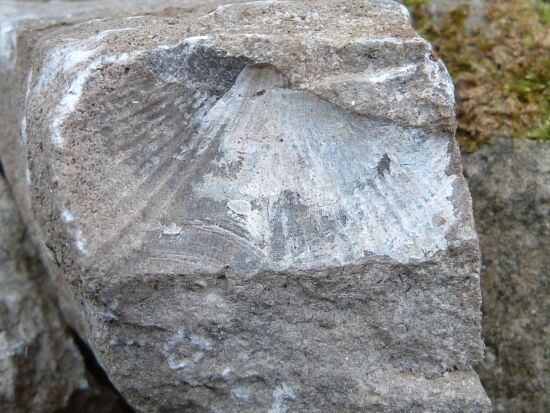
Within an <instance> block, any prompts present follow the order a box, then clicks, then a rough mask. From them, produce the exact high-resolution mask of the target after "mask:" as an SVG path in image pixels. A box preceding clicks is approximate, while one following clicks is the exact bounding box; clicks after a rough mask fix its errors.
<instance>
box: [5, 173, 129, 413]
mask: <svg viewBox="0 0 550 413" xmlns="http://www.w3.org/2000/svg"><path fill="white" fill-rule="evenodd" d="M48 281H49V280H48V278H47V276H46V273H45V270H44V268H43V267H42V265H41V264H40V262H39V260H38V259H37V257H36V254H35V252H34V250H33V248H32V247H30V245H29V242H28V240H27V239H26V238H25V227H24V225H23V223H22V222H21V218H20V216H19V212H18V211H17V208H16V206H15V204H14V202H13V199H12V196H11V194H10V191H9V189H8V187H7V185H6V182H5V180H4V177H3V176H1V175H0V284H1V286H2V288H1V289H0V406H1V407H2V409H1V410H2V412H6V413H19V412H21V413H27V412H35V413H49V412H54V411H55V412H58V413H62V412H73V411H79V412H83V413H85V412H98V411H101V412H103V413H115V412H124V411H126V410H125V409H124V406H123V405H122V404H121V403H120V401H119V399H118V397H117V395H116V394H115V393H114V392H112V391H110V389H108V388H106V387H105V386H103V385H102V384H101V383H99V382H98V381H97V380H96V379H95V378H94V376H93V374H91V373H90V372H89V371H88V370H87V369H86V366H85V362H84V360H83V357H82V356H81V354H80V352H79V349H78V348H77V345H76V344H75V342H74V340H73V337H72V336H71V334H69V332H68V329H67V326H66V325H65V323H64V322H63V320H62V319H61V314H60V313H59V309H58V308H57V307H56V305H55V300H54V299H53V298H52V297H51V295H50V293H51V286H50V285H49V282H48Z"/></svg>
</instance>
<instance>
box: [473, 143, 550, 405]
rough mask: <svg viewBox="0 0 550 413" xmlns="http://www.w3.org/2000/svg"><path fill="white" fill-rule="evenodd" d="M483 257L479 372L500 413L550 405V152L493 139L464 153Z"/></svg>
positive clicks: (549, 148)
mask: <svg viewBox="0 0 550 413" xmlns="http://www.w3.org/2000/svg"><path fill="white" fill-rule="evenodd" d="M464 159H465V162H464V167H465V173H466V174H467V177H468V180H469V184H470V188H471V190H472V195H473V197H474V206H475V209H474V210H475V214H476V219H477V229H478V231H479V236H480V242H481V247H482V251H483V263H484V266H483V271H482V274H483V278H482V289H483V293H484V295H483V309H484V323H483V334H484V337H485V340H486V343H487V357H486V359H485V361H484V362H483V364H481V365H480V366H479V368H478V369H477V370H478V371H479V374H480V376H481V378H482V380H483V382H484V386H485V388H486V389H487V393H488V394H489V395H490V397H491V399H492V401H493V405H494V408H495V411H498V412H523V411H525V412H527V411H533V412H543V411H546V410H548V407H549V406H550V394H549V392H548V390H549V389H550V369H549V367H550V366H549V362H548V356H547V354H548V352H549V351H550V339H549V334H548V325H549V314H550V308H549V307H550V302H549V298H548V297H549V296H550V295H549V294H550V272H549V268H550V243H549V242H548V239H549V238H550V225H549V222H550V206H549V203H548V199H550V145H549V144H548V142H533V141H528V140H519V139H518V140H514V141H512V140H510V139H493V142H492V143H491V144H490V145H486V146H484V147H483V148H482V149H481V150H479V151H478V152H476V153H474V154H465V156H464Z"/></svg>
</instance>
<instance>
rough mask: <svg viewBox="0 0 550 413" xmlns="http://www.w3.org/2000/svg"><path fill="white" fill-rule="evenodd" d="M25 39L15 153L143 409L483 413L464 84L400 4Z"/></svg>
mask: <svg viewBox="0 0 550 413" xmlns="http://www.w3.org/2000/svg"><path fill="white" fill-rule="evenodd" d="M183 4H184V5H185V3H183ZM86 7H92V6H91V5H90V4H88V6H86ZM156 7H157V6H156ZM158 7H159V8H160V6H158ZM14 14H15V15H17V13H14ZM56 19H57V20H55V22H57V23H59V22H60V21H63V18H62V17H56ZM66 20H67V21H69V22H71V21H72V20H71V18H69V17H66ZM11 21H13V18H12V20H11ZM10 24H11V27H13V28H14V29H13V33H14V35H13V37H12V39H15V40H14V41H13V42H12V43H10V44H11V45H12V47H11V49H12V50H14V52H13V55H14V56H15V64H13V61H14V59H4V61H3V63H2V65H3V67H4V69H3V73H4V75H3V76H4V78H3V84H4V85H6V86H5V87H6V93H5V96H3V97H2V99H3V100H4V103H5V104H6V102H12V103H13V102H20V103H19V104H15V105H9V104H6V107H10V108H12V111H11V112H10V114H8V115H7V116H5V119H8V121H5V122H6V123H5V127H6V129H5V130H6V133H5V135H4V136H3V137H2V139H0V156H2V161H3V163H4V166H5V169H6V173H7V175H8V177H9V179H10V182H11V183H12V185H13V186H14V188H15V192H16V195H17V198H18V202H19V203H20V205H21V206H22V208H21V209H22V213H23V215H24V217H25V220H26V222H27V223H28V225H29V228H30V232H31V234H32V237H33V240H34V242H35V244H36V245H37V246H38V248H39V250H40V252H41V255H42V258H43V260H44V262H45V263H46V264H47V267H48V269H49V270H50V273H51V277H52V279H53V280H54V282H55V284H56V285H57V286H58V287H59V290H60V300H61V302H62V303H63V305H62V307H63V310H64V313H65V314H66V317H67V318H68V319H69V320H70V321H71V323H72V325H73V326H74V328H76V329H77V330H78V331H79V332H80V334H81V335H82V336H83V337H85V338H86V340H87V341H88V343H89V344H90V346H91V347H92V348H93V350H94V352H95V353H96V355H97V357H98V359H99V361H100V362H101V363H102V365H103V366H104V368H105V370H106V371H107V373H108V374H109V377H110V378H111V380H112V381H113V383H114V384H115V385H116V386H117V388H118V389H119V390H120V391H121V392H122V393H123V395H124V396H125V397H126V398H127V399H128V400H129V401H130V403H131V404H132V405H133V406H135V407H136V408H137V409H138V410H140V411H147V412H168V411H170V412H176V411H196V412H199V411H201V412H202V411H205V412H206V411H208V412H237V411H238V412H265V411H269V412H284V411H300V412H318V411H323V412H352V411H365V410H366V411H384V412H385V411H388V412H390V411H391V412H396V411H403V412H410V411H433V412H454V411H465V412H482V411H483V412H484V411H489V410H490V403H489V401H488V399H487V397H486V396H485V393H484V391H483V389H482V387H481V385H480V382H479V379H478V377H477V375H476V374H475V372H474V371H473V370H472V367H471V366H473V365H475V364H476V363H478V362H479V361H480V360H481V357H482V353H483V343H482V341H481V337H480V321H481V316H480V309H479V306H480V291H479V248H478V240H477V236H476V233H475V230H474V224H473V218H472V211H471V200H470V195H469V192H468V189H467V186H466V183H465V181H464V178H463V176H462V170H461V164H460V155H459V152H458V149H457V146H456V143H455V141H454V138H453V134H454V130H455V117H454V96H453V86H452V82H451V79H450V77H449V75H448V73H447V71H446V69H445V67H444V65H443V63H442V62H441V61H439V60H438V59H436V58H435V57H434V54H433V53H432V51H431V47H430V45H429V43H427V42H426V41H425V40H423V39H421V38H419V37H418V36H417V35H416V34H415V32H414V31H413V30H412V29H411V27H410V24H409V16H408V13H407V12H406V9H404V8H403V7H402V6H400V5H398V4H397V3H394V2H391V1H372V2H366V1H341V2H340V1H335V2H323V1H303V2H290V1H259V2H250V3H242V4H227V5H221V6H218V7H214V6H211V5H205V6H201V7H198V8H192V7H187V8H179V7H175V8H168V9H164V10H163V11H159V12H154V13H150V14H148V15H144V16H129V15H128V16H126V17H114V18H106V19H101V20H93V21H89V22H85V21H78V20H77V21H76V22H73V23H71V24H53V23H51V22H50V23H48V22H45V21H44V20H37V19H34V20H33V19H30V20H28V21H22V22H20V23H18V24H12V23H10ZM10 65H11V66H10ZM14 125H16V126H15V127H14Z"/></svg>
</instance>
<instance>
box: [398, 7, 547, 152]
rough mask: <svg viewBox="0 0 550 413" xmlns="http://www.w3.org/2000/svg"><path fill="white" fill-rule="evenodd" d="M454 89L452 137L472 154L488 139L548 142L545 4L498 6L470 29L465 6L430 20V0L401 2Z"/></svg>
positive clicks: (491, 9) (487, 11)
mask: <svg viewBox="0 0 550 413" xmlns="http://www.w3.org/2000/svg"><path fill="white" fill-rule="evenodd" d="M404 3H405V4H406V5H407V6H408V7H409V8H410V9H411V12H412V15H413V20H414V23H415V26H416V28H417V30H418V32H419V34H420V35H422V36H423V37H425V38H427V39H428V40H430V41H431V42H432V43H433V44H434V47H435V48H436V50H437V52H438V54H439V55H440V56H441V57H442V59H443V61H444V62H445V64H446V65H447V67H448V69H449V72H450V73H451V76H453V79H454V81H455V85H456V96H457V117H458V130H457V138H458V140H459V142H460V143H461V144H462V146H463V147H464V148H465V149H467V150H474V149H475V148H476V147H477V146H479V144H481V143H483V142H485V141H487V140H488V139H489V138H490V137H491V136H505V137H510V138H528V139H538V140H550V3H548V1H541V0H538V1H534V2H533V1H532V0H515V1H506V0H496V1H493V2H491V3H490V4H489V5H488V6H487V9H486V10H485V18H486V20H487V25H486V27H484V28H483V30H482V29H477V30H468V28H467V27H466V26H467V25H466V22H467V18H468V6H467V5H463V6H459V7H456V8H454V9H451V10H449V11H448V12H446V13H445V14H444V15H443V16H442V17H441V19H438V21H435V20H434V19H433V18H432V16H431V15H430V13H429V12H428V9H427V6H428V0H406V1H404Z"/></svg>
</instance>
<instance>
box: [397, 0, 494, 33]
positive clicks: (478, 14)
mask: <svg viewBox="0 0 550 413" xmlns="http://www.w3.org/2000/svg"><path fill="white" fill-rule="evenodd" d="M400 3H406V2H405V1H403V0H402V1H400ZM426 6H427V10H428V12H429V13H430V15H431V16H432V17H433V18H434V19H436V21H442V19H443V15H444V14H445V13H446V12H449V11H451V10H454V9H456V8H458V7H462V6H467V7H468V17H467V19H466V28H467V29H469V30H475V29H478V28H486V26H487V19H486V18H485V8H486V6H487V0H426Z"/></svg>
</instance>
